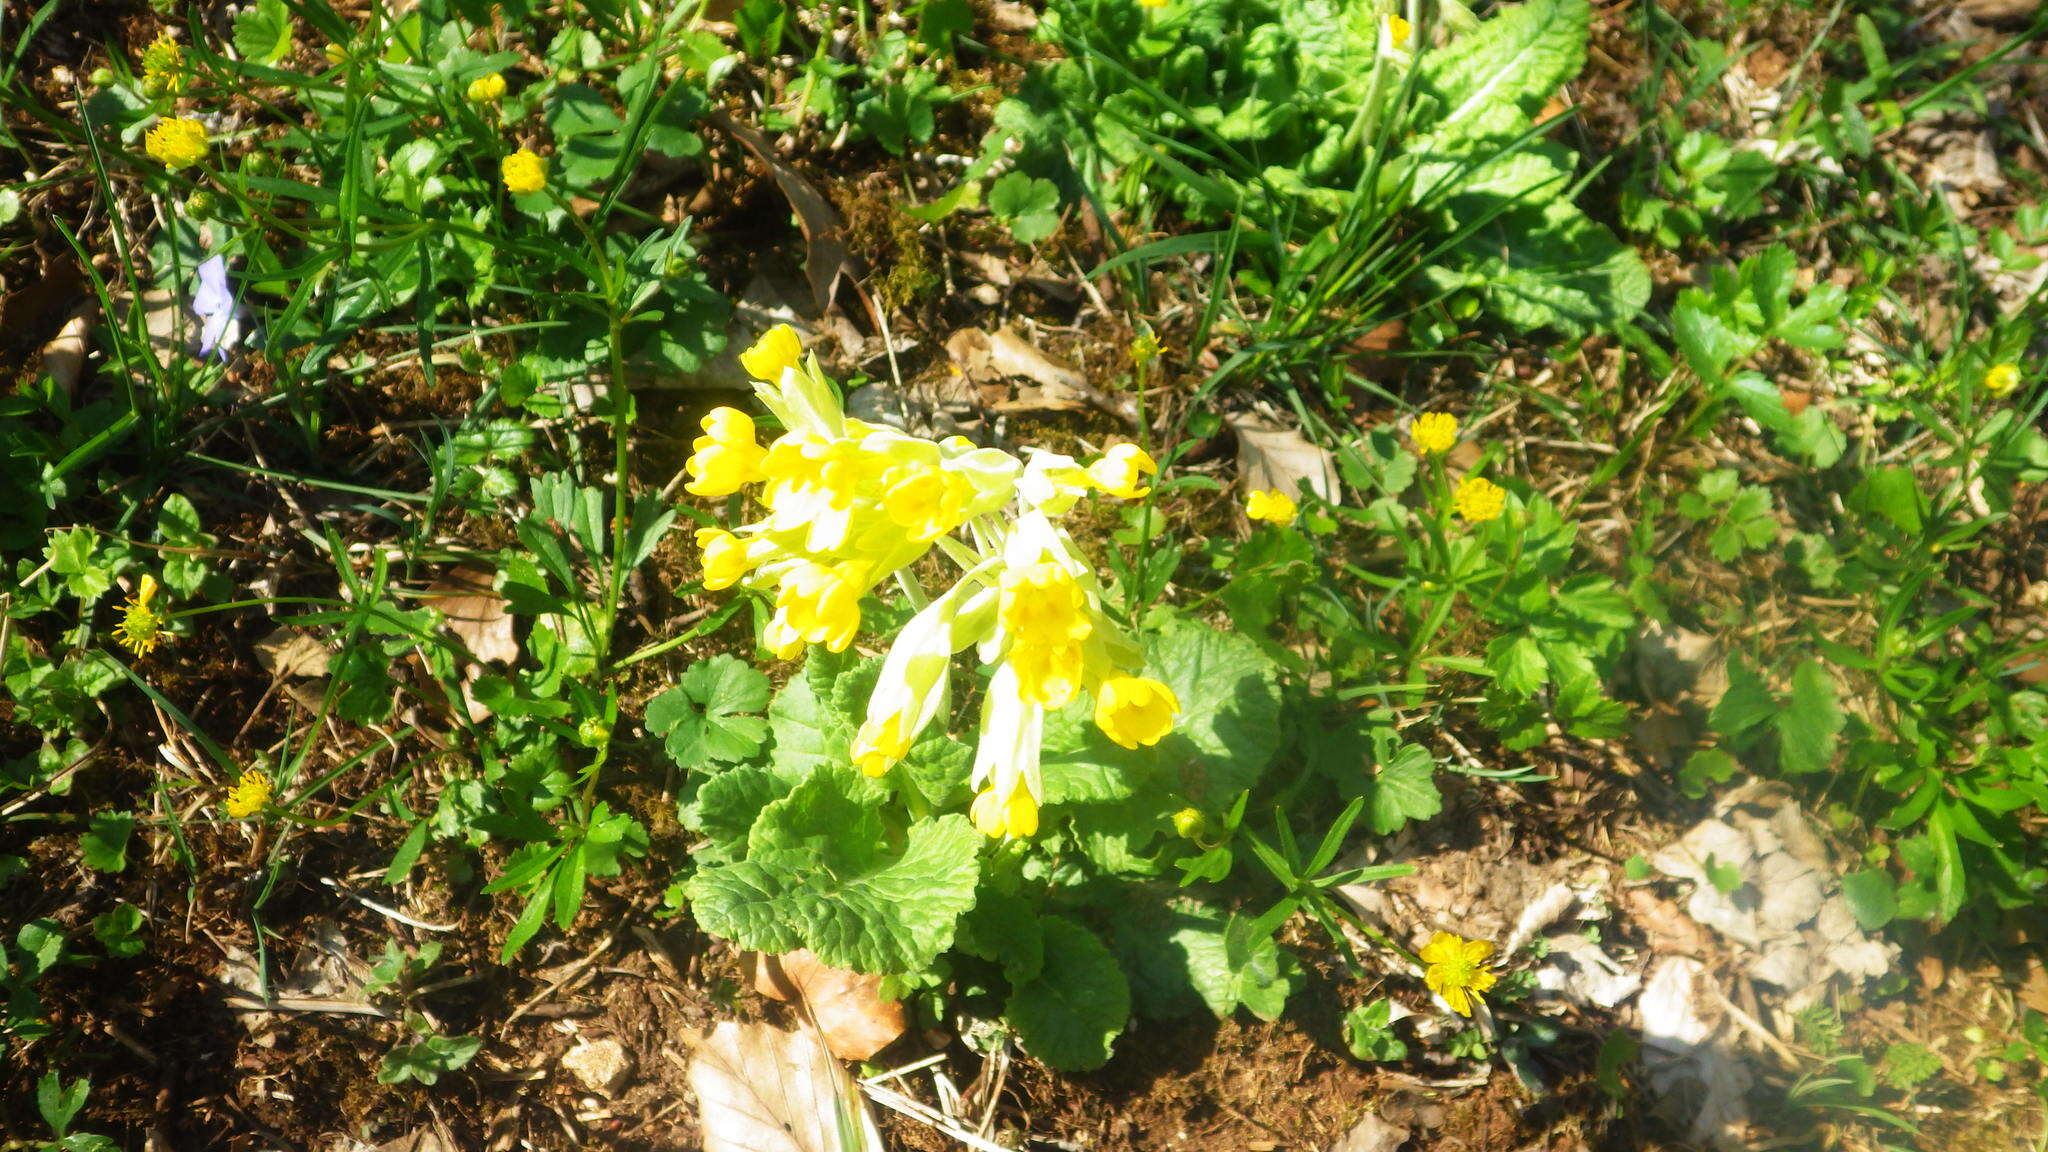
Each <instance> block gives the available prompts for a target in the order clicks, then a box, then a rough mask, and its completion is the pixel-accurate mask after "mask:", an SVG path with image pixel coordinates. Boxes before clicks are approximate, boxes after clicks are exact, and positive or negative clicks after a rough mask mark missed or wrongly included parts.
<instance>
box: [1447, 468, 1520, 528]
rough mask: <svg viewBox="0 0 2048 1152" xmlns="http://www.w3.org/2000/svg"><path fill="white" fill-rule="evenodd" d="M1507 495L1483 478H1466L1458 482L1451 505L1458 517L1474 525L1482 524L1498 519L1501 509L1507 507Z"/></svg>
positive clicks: (1497, 486) (1505, 491) (1502, 489)
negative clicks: (1456, 511)
mask: <svg viewBox="0 0 2048 1152" xmlns="http://www.w3.org/2000/svg"><path fill="white" fill-rule="evenodd" d="M1507 499H1508V493H1507V490H1506V489H1505V488H1502V487H1501V486H1500V485H1498V484H1495V483H1494V482H1493V481H1491V480H1488V479H1486V478H1485V477H1484V476H1467V477H1465V478H1464V479H1463V480H1460V481H1459V482H1458V491H1457V494H1456V495H1455V496H1453V497H1452V500H1451V503H1452V505H1453V506H1454V507H1456V508H1457V510H1458V515H1460V516H1463V517H1464V518H1465V519H1467V520H1469V521H1471V522H1472V523H1474V524H1484V523H1486V522H1487V521H1488V520H1495V519H1498V518H1499V517H1500V513H1501V509H1502V508H1504V507H1506V506H1507Z"/></svg>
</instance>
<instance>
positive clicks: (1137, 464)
mask: <svg viewBox="0 0 2048 1152" xmlns="http://www.w3.org/2000/svg"><path fill="white" fill-rule="evenodd" d="M1158 474H1159V465H1158V464H1156V463H1154V462H1153V460H1152V457H1151V456H1150V455H1149V454H1148V453H1147V452H1146V451H1145V450H1144V449H1143V448H1140V447H1138V446H1137V445H1136V444H1113V445H1111V446H1110V449H1109V451H1107V452H1104V453H1103V454H1102V459H1100V460H1097V461H1096V462H1095V463H1093V464H1090V465H1089V466H1088V480H1089V482H1090V483H1092V484H1094V485H1095V486H1096V487H1097V488H1100V489H1102V490H1103V491H1104V492H1107V493H1108V494H1110V495H1111V496H1114V497H1116V498H1117V499H1119V500H1138V499H1142V498H1143V497H1144V495H1145V494H1146V493H1147V492H1150V491H1152V489H1151V488H1149V487H1144V486H1142V482H1143V480H1144V478H1145V477H1147V476H1157V475H1158Z"/></svg>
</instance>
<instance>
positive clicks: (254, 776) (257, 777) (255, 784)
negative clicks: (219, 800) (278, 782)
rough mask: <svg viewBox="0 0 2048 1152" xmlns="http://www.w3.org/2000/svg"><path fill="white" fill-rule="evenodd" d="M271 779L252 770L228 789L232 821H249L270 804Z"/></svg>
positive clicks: (228, 802) (228, 807) (243, 774)
mask: <svg viewBox="0 0 2048 1152" xmlns="http://www.w3.org/2000/svg"><path fill="white" fill-rule="evenodd" d="M270 797H271V787H270V777H268V776H265V775H264V774H263V773H261V772H258V771H257V770H256V769H254V768H251V769H249V770H248V771H247V772H244V773H242V777H241V779H239V780H237V781H235V786H234V787H233V788H230V789H228V800H227V805H226V807H227V810H228V818H229V819H231V820H247V819H248V818H249V817H251V816H254V815H255V814H257V813H258V812H261V811H263V806H264V805H265V804H268V803H270Z"/></svg>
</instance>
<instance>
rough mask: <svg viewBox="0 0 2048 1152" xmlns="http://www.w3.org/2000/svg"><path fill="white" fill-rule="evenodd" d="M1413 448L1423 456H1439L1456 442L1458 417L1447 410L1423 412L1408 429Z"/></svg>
mask: <svg viewBox="0 0 2048 1152" xmlns="http://www.w3.org/2000/svg"><path fill="white" fill-rule="evenodd" d="M1408 438H1409V439H1411V440H1413V441H1415V450H1416V451H1417V452H1420V453H1422V454H1423V455H1424V456H1440V455H1442V454H1444V453H1445V452H1449V451H1450V450H1451V449H1452V448H1455V447H1457V444H1458V418H1457V417H1456V416H1453V415H1451V414H1450V413H1449V412H1424V413H1423V414H1422V415H1420V416H1417V417H1416V418H1415V424H1414V425H1413V426H1412V427H1410V428H1409V429H1408Z"/></svg>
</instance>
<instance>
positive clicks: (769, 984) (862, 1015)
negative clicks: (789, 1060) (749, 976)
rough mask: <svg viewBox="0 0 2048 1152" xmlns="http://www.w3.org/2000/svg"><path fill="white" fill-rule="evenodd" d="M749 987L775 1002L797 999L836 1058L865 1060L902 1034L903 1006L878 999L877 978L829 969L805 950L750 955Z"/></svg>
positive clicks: (879, 982)
mask: <svg viewBox="0 0 2048 1152" xmlns="http://www.w3.org/2000/svg"><path fill="white" fill-rule="evenodd" d="M754 989H755V991H757V992H760V993H761V994H762V995H763V996H771V997H773V998H775V999H777V1000H795V999H797V998H799V997H801V998H802V999H803V1001H804V1003H805V1004H807V1005H809V1006H810V1009H811V1018H812V1019H813V1020H815V1021H816V1022H817V1024H818V1030H819V1031H820V1032H822V1033H824V1036H825V1044H826V1046H827V1047H829V1048H831V1049H832V1054H833V1055H834V1056H837V1057H839V1058H840V1059H841V1060H866V1059H867V1058H868V1057H870V1056H873V1055H874V1054H875V1053H877V1052H880V1051H881V1050H882V1049H884V1048H887V1047H888V1046H889V1045H890V1044H891V1043H893V1042H894V1041H895V1039H896V1038H897V1037H898V1036H901V1035H903V1029H904V1028H905V1027H906V1023H905V1021H904V1017H903V1005H901V1004H899V1003H897V1002H896V1001H894V1000H884V999H882V978H881V977H880V976H864V975H862V974H861V973H859V972H849V971H847V970H846V969H844V968H834V967H832V966H831V965H830V964H827V963H825V962H824V961H822V960H819V959H818V958H817V956H815V955H813V954H812V953H811V951H810V949H808V948H802V949H798V950H797V951H795V952H790V953H787V954H785V955H782V956H765V955H760V956H756V957H755V963H754Z"/></svg>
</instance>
